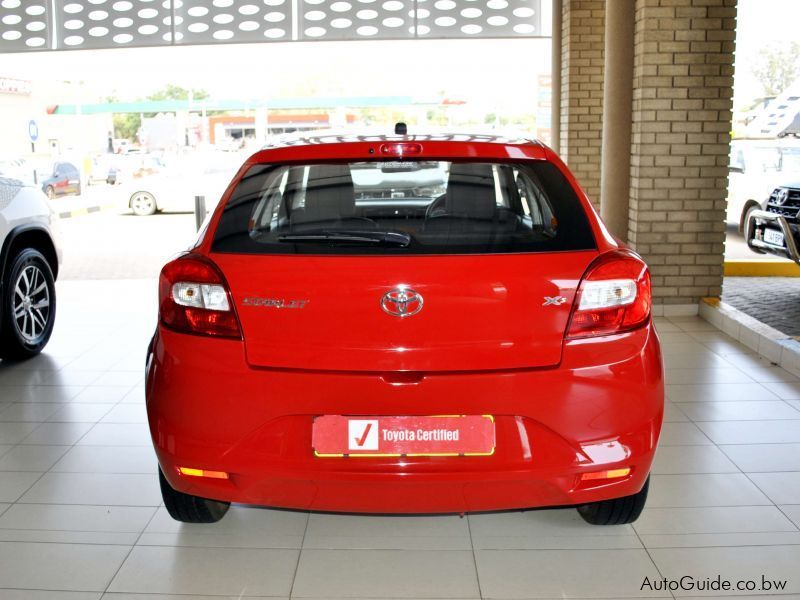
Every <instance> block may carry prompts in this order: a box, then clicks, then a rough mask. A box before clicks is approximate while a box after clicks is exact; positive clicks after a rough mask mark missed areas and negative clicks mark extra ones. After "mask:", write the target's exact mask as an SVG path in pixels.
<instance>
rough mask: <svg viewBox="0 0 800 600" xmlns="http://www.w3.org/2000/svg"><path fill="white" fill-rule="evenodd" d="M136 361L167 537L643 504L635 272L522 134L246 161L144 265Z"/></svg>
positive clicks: (618, 514) (643, 283) (649, 415)
mask: <svg viewBox="0 0 800 600" xmlns="http://www.w3.org/2000/svg"><path fill="white" fill-rule="evenodd" d="M387 192H388V193H387ZM147 354H148V355H147V369H146V378H147V381H146V386H145V390H146V396H147V410H148V419H149V424H150V431H151V434H152V439H153V443H154V445H155V449H156V453H157V456H158V461H159V464H160V475H159V477H160V485H161V491H162V495H163V499H164V504H165V506H166V508H167V510H168V511H169V514H170V515H172V517H173V518H175V519H177V520H179V521H187V522H213V521H217V520H219V519H220V518H221V517H222V516H223V515H224V514H225V512H226V511H227V509H228V506H229V503H231V502H241V503H247V504H259V505H269V506H277V507H286V508H294V509H304V510H308V509H314V510H326V511H344V512H377V513H439V512H444V513H449V512H466V511H483V510H501V509H520V508H529V507H542V506H564V505H574V506H576V507H577V508H578V511H579V513H580V514H581V516H582V517H583V518H584V519H586V520H587V521H588V522H590V523H594V524H601V525H606V524H616V523H629V522H631V521H634V520H635V519H636V518H637V517H638V516H639V513H640V512H641V510H642V507H643V506H644V504H645V500H646V497H647V490H648V480H649V473H650V467H651V464H652V461H653V457H654V454H655V451H656V444H657V441H658V438H659V433H660V430H661V422H662V415H663V409H664V406H663V399H664V386H663V372H662V361H661V353H660V349H659V341H658V336H657V335H656V331H655V329H654V326H653V321H652V318H651V292H650V275H649V271H648V268H647V266H646V265H645V263H644V261H643V260H642V258H641V257H639V256H638V255H637V254H636V253H635V252H633V251H631V250H630V249H628V248H626V247H625V246H623V245H622V244H620V243H619V242H616V241H615V240H614V238H613V236H611V235H610V234H609V232H608V231H607V230H606V229H605V227H604V225H603V224H602V222H601V221H600V219H599V217H598V216H597V214H596V212H595V211H594V210H593V209H592V207H591V204H590V203H589V201H588V199H587V197H586V196H585V194H584V193H583V192H582V191H581V189H580V187H579V186H578V184H577V183H576V181H575V179H574V177H573V176H572V175H571V174H570V172H569V170H568V169H567V167H566V166H565V165H564V163H563V162H562V161H561V160H560V159H559V158H558V157H557V156H556V155H555V154H554V153H553V152H552V151H551V150H550V149H549V148H547V147H545V146H544V145H542V144H540V143H538V142H536V141H530V140H516V141H510V140H506V139H503V138H489V137H487V136H482V137H481V138H479V139H475V138H472V139H471V138H469V137H468V136H459V137H448V136H436V138H435V139H432V138H426V137H424V136H420V137H414V136H382V137H373V136H369V137H362V138H356V139H352V138H351V141H341V140H337V139H335V138H334V139H331V138H330V137H324V138H313V139H299V140H296V141H294V142H292V143H287V144H285V145H279V146H275V147H272V148H269V149H266V150H263V151H261V152H258V153H257V154H255V155H254V156H252V157H251V158H250V159H248V160H247V161H246V163H245V164H244V166H243V167H242V169H241V170H240V171H239V173H238V175H237V176H236V177H235V179H234V182H233V184H232V185H231V187H230V188H229V190H228V192H226V194H225V195H224V197H223V199H222V201H221V202H220V203H219V205H218V206H217V208H216V210H215V211H214V213H213V215H212V216H211V218H210V219H209V220H208V221H207V222H206V224H205V225H204V227H203V228H202V229H201V233H200V234H199V237H198V239H197V241H196V242H195V243H194V245H193V246H192V247H191V249H189V250H188V251H186V252H184V253H183V254H181V255H180V256H178V257H177V258H175V259H174V260H172V261H171V262H169V263H168V264H167V265H166V266H165V267H164V268H163V270H162V271H161V275H160V281H159V319H158V324H157V328H156V333H155V335H154V337H153V339H152V341H151V343H150V346H149V349H148V353H147Z"/></svg>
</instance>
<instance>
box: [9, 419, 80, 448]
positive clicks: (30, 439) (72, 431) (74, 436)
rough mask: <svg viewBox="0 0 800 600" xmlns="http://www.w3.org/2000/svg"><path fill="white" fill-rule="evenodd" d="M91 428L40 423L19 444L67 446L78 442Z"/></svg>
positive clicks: (68, 424) (77, 425) (78, 425)
mask: <svg viewBox="0 0 800 600" xmlns="http://www.w3.org/2000/svg"><path fill="white" fill-rule="evenodd" d="M91 428H92V424H91V423H42V424H41V425H39V426H38V427H36V428H35V429H34V430H33V432H31V433H30V434H29V435H28V436H26V437H25V438H24V439H23V440H22V442H21V443H22V444H53V445H65V446H68V445H72V444H74V443H75V442H77V441H78V440H80V439H81V438H82V437H83V436H84V435H86V433H87V432H88V431H89V430H90V429H91Z"/></svg>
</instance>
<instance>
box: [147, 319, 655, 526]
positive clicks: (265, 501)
mask: <svg viewBox="0 0 800 600" xmlns="http://www.w3.org/2000/svg"><path fill="white" fill-rule="evenodd" d="M147 406H148V416H149V422H150V428H151V433H152V436H153V442H154V444H155V448H156V453H157V455H158V459H159V462H160V464H161V468H162V470H163V471H164V474H165V476H166V477H167V479H168V480H169V482H170V484H171V485H172V486H173V487H174V488H175V489H178V490H180V491H182V492H185V493H189V494H193V495H197V496H202V497H206V498H214V499H218V500H228V501H232V502H240V503H246V504H260V505H269V506H277V507H286V508H298V509H315V510H331V511H344V512H390V513H391V512H398V513H431V512H465V511H481V510H500V509H513V508H528V507H536V506H554V505H570V504H582V503H585V502H593V501H597V500H603V499H608V498H615V497H621V496H626V495H630V494H633V493H636V492H637V491H639V490H640V489H641V487H642V486H643V485H644V482H645V479H646V478H647V475H648V472H649V470H650V465H651V463H652V460H653V456H654V453H655V448H656V443H657V440H658V435H659V432H660V428H661V421H662V415H663V378H662V366H661V354H660V350H659V346H658V340H657V337H656V335H655V331H654V330H653V329H652V326H648V327H647V328H645V329H642V330H639V331H636V332H632V333H627V334H622V335H619V336H615V337H614V338H606V339H604V340H602V341H600V340H591V341H580V342H569V343H568V344H567V345H566V346H565V350H564V356H563V359H562V363H561V365H560V366H559V367H558V368H552V369H531V370H516V371H496V372H474V373H441V374H428V375H425V376H420V377H419V378H415V377H404V378H403V382H398V381H397V379H396V378H393V377H392V376H391V374H384V375H382V374H380V373H358V372H336V373H330V372H315V371H311V370H294V371H292V370H271V369H254V368H251V367H249V366H248V365H247V363H246V360H245V355H244V348H243V344H242V343H240V342H236V341H225V340H214V339H206V338H201V337H196V336H186V335H182V334H177V333H174V332H171V331H168V330H164V329H161V328H160V329H159V332H158V334H157V336H156V339H155V343H154V346H153V355H152V358H151V360H150V363H149V366H148V378H147ZM323 414H351V415H434V414H492V415H494V416H495V421H496V438H497V447H496V450H495V453H494V454H493V455H491V456H482V457H414V458H409V457H402V458H398V457H383V458H378V457H375V458H364V457H361V458H347V457H337V458H319V457H315V456H314V454H313V451H312V449H311V423H312V419H313V417H314V416H315V415H323ZM178 467H191V468H199V469H207V470H216V471H225V472H227V473H230V478H229V479H227V480H219V479H205V478H199V477H186V476H183V475H180V474H179V473H178V470H177V468H178ZM621 467H630V468H631V469H632V471H631V474H630V475H629V476H628V477H626V478H622V479H619V480H613V482H611V483H604V484H600V485H592V486H586V485H585V484H586V483H587V482H584V483H583V484H581V481H580V475H581V474H582V473H584V472H587V471H598V470H605V469H614V468H621ZM591 483H594V482H591Z"/></svg>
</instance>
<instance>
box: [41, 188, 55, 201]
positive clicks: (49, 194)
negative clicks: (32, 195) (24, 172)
mask: <svg viewBox="0 0 800 600" xmlns="http://www.w3.org/2000/svg"><path fill="white" fill-rule="evenodd" d="M44 193H45V194H46V195H47V197H48V199H50V200H55V198H56V189H55V188H54V187H53V186H52V185H48V186H47V187H46V188H45V190H44Z"/></svg>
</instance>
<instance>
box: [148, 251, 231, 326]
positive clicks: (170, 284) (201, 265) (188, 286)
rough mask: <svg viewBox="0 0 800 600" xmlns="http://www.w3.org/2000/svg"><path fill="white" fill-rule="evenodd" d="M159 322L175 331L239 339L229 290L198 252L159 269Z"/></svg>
mask: <svg viewBox="0 0 800 600" xmlns="http://www.w3.org/2000/svg"><path fill="white" fill-rule="evenodd" d="M158 306H159V316H160V318H161V322H162V323H163V324H164V325H166V326H167V327H169V328H170V329H174V330H176V331H180V332H183V333H194V334H198V335H211V336H215V337H224V338H237V339H241V337H242V333H241V329H240V327H239V320H238V319H237V317H236V313H235V312H234V310H233V302H232V300H231V294H230V290H229V289H228V284H227V283H226V282H225V278H224V277H223V276H222V273H220V271H219V269H218V268H217V266H216V265H215V264H214V263H213V262H211V261H210V260H208V259H207V258H205V257H202V256H198V255H192V254H189V255H186V256H182V257H180V258H178V259H176V260H173V261H172V262H170V263H167V264H166V265H165V266H164V268H163V269H161V276H160V278H159V281H158Z"/></svg>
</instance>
